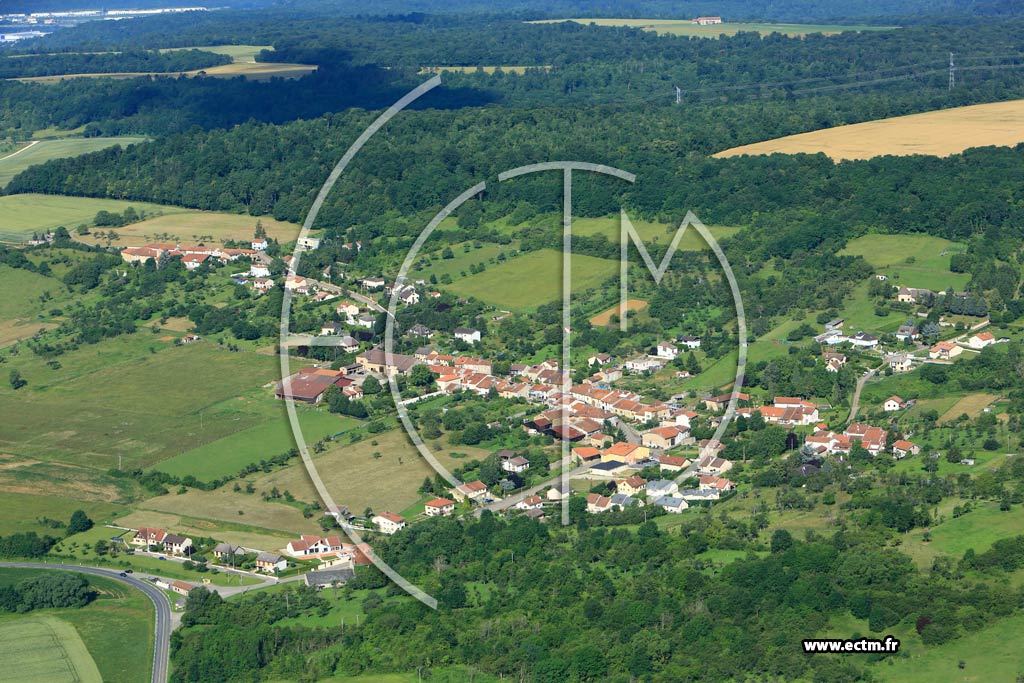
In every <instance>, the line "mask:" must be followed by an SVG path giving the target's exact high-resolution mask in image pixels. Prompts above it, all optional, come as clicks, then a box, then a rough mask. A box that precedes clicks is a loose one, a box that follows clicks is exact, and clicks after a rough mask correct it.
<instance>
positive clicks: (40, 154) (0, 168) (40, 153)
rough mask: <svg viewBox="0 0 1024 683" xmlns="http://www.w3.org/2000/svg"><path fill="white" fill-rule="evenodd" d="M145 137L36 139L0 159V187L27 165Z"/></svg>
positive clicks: (136, 140)
mask: <svg viewBox="0 0 1024 683" xmlns="http://www.w3.org/2000/svg"><path fill="white" fill-rule="evenodd" d="M145 141H146V138H141V137H129V136H125V137H112V138H66V139H63V140H37V141H34V142H33V144H32V145H31V146H29V147H28V148H26V149H23V150H22V151H20V152H18V153H17V154H13V155H10V156H6V157H4V158H2V159H0V188H3V187H5V186H6V185H7V183H9V182H10V181H11V178H13V177H14V176H16V175H17V174H19V173H21V172H22V171H24V170H25V169H26V168H28V167H29V166H32V165H34V164H41V163H43V162H45V161H49V160H50V159H62V158H64V157H74V156H78V155H79V154H85V153H87V152H95V151H97V150H100V149H106V148H107V147H112V146H113V145H121V146H122V147H127V146H128V145H132V144H135V143H137V142H145Z"/></svg>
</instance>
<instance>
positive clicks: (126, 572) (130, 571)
mask: <svg viewBox="0 0 1024 683" xmlns="http://www.w3.org/2000/svg"><path fill="white" fill-rule="evenodd" d="M124 573H125V574H134V573H135V570H134V569H125V570H124Z"/></svg>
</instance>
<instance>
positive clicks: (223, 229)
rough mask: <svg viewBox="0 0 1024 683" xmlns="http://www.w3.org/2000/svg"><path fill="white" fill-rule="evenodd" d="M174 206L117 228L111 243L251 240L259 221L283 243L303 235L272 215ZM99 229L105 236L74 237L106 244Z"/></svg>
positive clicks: (292, 226) (135, 243) (101, 229)
mask: <svg viewBox="0 0 1024 683" xmlns="http://www.w3.org/2000/svg"><path fill="white" fill-rule="evenodd" d="M171 208H175V210H176V211H177V213H173V214H164V215H162V216H154V217H153V218H148V219H146V220H144V221H141V222H139V223H133V224H131V225H126V226H124V227H122V228H114V232H116V233H117V236H118V239H117V240H114V241H113V242H111V244H112V245H113V246H117V247H131V246H138V245H140V244H147V243H149V242H182V243H185V242H199V241H205V242H207V243H211V242H212V243H220V242H223V241H224V240H244V241H249V240H250V239H252V236H253V233H254V232H255V230H256V221H259V222H260V224H261V225H262V226H263V228H264V230H266V231H267V237H269V238H271V239H276V240H277V241H279V242H290V241H292V240H294V239H295V238H296V237H298V234H299V226H298V225H296V224H295V223H288V222H286V221H278V220H275V219H273V218H271V217H270V216H260V217H257V216H246V215H243V214H236V213H217V212H213V211H192V210H187V209H176V207H171ZM90 222H91V220H90ZM99 231H100V233H101V234H102V236H98V235H95V234H90V235H83V236H79V235H73V236H74V237H75V239H77V240H79V241H80V242H84V243H86V244H101V245H104V246H105V245H106V244H107V238H106V234H107V231H106V229H104V228H100V229H99Z"/></svg>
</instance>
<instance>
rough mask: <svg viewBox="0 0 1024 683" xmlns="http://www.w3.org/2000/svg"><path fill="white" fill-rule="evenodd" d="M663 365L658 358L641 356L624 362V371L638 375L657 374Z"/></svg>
mask: <svg viewBox="0 0 1024 683" xmlns="http://www.w3.org/2000/svg"><path fill="white" fill-rule="evenodd" d="M664 365H665V363H664V361H663V360H661V359H659V358H651V357H649V356H641V357H639V358H631V359H630V360H628V361H626V369H627V370H629V371H630V372H639V373H642V374H644V373H651V372H657V371H658V370H661V368H662V367H664Z"/></svg>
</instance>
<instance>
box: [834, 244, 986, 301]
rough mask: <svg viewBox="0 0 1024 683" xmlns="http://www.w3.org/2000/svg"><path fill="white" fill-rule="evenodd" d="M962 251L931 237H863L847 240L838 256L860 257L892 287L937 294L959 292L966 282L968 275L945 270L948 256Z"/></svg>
mask: <svg viewBox="0 0 1024 683" xmlns="http://www.w3.org/2000/svg"><path fill="white" fill-rule="evenodd" d="M966 249H967V246H966V245H964V244H960V243H957V242H950V241H949V240H946V239H942V238H941V237H932V236H931V235H863V236H861V237H858V238H857V239H854V240H851V241H850V242H849V243H848V244H847V245H846V248H845V249H843V250H841V251H840V252H839V254H840V255H843V256H863V257H864V260H865V261H867V262H868V263H870V264H871V265H872V266H874V267H875V268H877V269H879V271H880V272H882V273H884V274H885V275H888V276H889V279H890V282H892V284H893V285H897V286H898V285H903V286H906V287H920V288H923V289H930V290H932V291H939V290H946V289H948V288H949V287H953V288H955V289H958V290H959V289H963V288H964V287H965V286H966V285H967V283H968V282H969V281H970V279H971V276H970V275H969V274H968V273H953V272H951V271H950V270H949V262H950V258H951V257H952V255H953V254H956V253H960V252H963V251H965V250H966Z"/></svg>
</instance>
